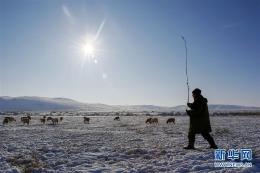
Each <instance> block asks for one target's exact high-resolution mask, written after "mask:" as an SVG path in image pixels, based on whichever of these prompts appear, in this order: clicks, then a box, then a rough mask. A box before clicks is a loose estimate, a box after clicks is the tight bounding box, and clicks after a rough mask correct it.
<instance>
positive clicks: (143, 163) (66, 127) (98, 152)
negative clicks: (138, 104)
mask: <svg viewBox="0 0 260 173" xmlns="http://www.w3.org/2000/svg"><path fill="white" fill-rule="evenodd" d="M14 117H15V118H16V120H17V121H16V122H11V123H9V124H8V125H3V124H1V125H0V170H1V171H2V172H3V173H7V172H8V173H9V172H30V170H32V171H33V172H39V173H40V172H61V173H63V172H78V173H80V172H92V173H98V172H118V173H119V172H147V173H151V172H260V145H259V144H260V128H259V127H260V116H226V117H220V116H214V117H211V124H212V129H213V132H212V133H211V134H212V136H213V137H214V139H215V141H216V143H217V145H218V147H219V148H220V149H231V148H232V149H245V148H246V149H247V148H248V149H252V150H253V159H252V161H251V162H252V164H253V167H251V168H215V167H214V162H215V160H214V150H213V149H206V147H208V143H207V141H205V140H204V139H203V138H202V136H200V135H197V136H196V143H195V148H196V150H184V149H182V147H183V146H185V145H187V142H188V139H187V131H188V126H189V117H187V116H174V118H175V119H176V123H175V124H166V123H165V122H166V120H167V118H169V117H167V116H157V118H158V119H159V124H145V120H146V118H147V116H121V117H120V119H121V120H120V121H114V120H113V118H114V116H92V117H90V122H89V123H86V124H85V123H83V117H82V116H64V120H63V121H62V122H59V124H57V125H53V124H52V123H51V122H50V121H49V122H46V124H43V125H42V124H40V120H39V119H40V117H41V116H32V120H31V123H30V124H29V125H23V124H22V123H21V122H20V117H21V115H17V116H14ZM3 118H4V115H2V116H0V120H1V122H2V121H3Z"/></svg>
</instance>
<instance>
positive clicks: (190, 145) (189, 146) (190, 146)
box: [183, 140, 195, 150]
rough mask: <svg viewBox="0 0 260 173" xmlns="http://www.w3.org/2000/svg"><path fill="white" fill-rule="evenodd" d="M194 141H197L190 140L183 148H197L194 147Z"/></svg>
mask: <svg viewBox="0 0 260 173" xmlns="http://www.w3.org/2000/svg"><path fill="white" fill-rule="evenodd" d="M194 142H195V141H191V140H189V145H188V146H187V147H183V149H187V150H190V149H193V150H194V149H195V148H194Z"/></svg>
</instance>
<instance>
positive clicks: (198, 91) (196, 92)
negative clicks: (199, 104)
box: [192, 88, 201, 95]
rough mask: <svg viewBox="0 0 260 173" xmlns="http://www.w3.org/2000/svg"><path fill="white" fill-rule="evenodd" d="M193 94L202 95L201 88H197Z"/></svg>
mask: <svg viewBox="0 0 260 173" xmlns="http://www.w3.org/2000/svg"><path fill="white" fill-rule="evenodd" d="M192 94H196V95H200V94H201V90H200V89H199V88H196V89H195V90H193V91H192Z"/></svg>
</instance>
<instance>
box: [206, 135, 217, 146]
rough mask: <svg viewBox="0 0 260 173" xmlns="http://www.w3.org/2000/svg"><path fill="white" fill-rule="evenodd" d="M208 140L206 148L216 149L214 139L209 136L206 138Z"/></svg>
mask: <svg viewBox="0 0 260 173" xmlns="http://www.w3.org/2000/svg"><path fill="white" fill-rule="evenodd" d="M207 141H208V142H209V145H210V147H208V148H207V149H211V148H213V149H218V147H217V145H216V144H215V141H214V139H213V138H212V137H211V136H210V138H209V139H208V140H207Z"/></svg>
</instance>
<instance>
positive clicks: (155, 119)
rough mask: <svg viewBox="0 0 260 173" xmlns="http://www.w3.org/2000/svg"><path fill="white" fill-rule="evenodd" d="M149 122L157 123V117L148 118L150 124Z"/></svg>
mask: <svg viewBox="0 0 260 173" xmlns="http://www.w3.org/2000/svg"><path fill="white" fill-rule="evenodd" d="M151 123H158V118H153V119H151V120H150V124H151Z"/></svg>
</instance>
